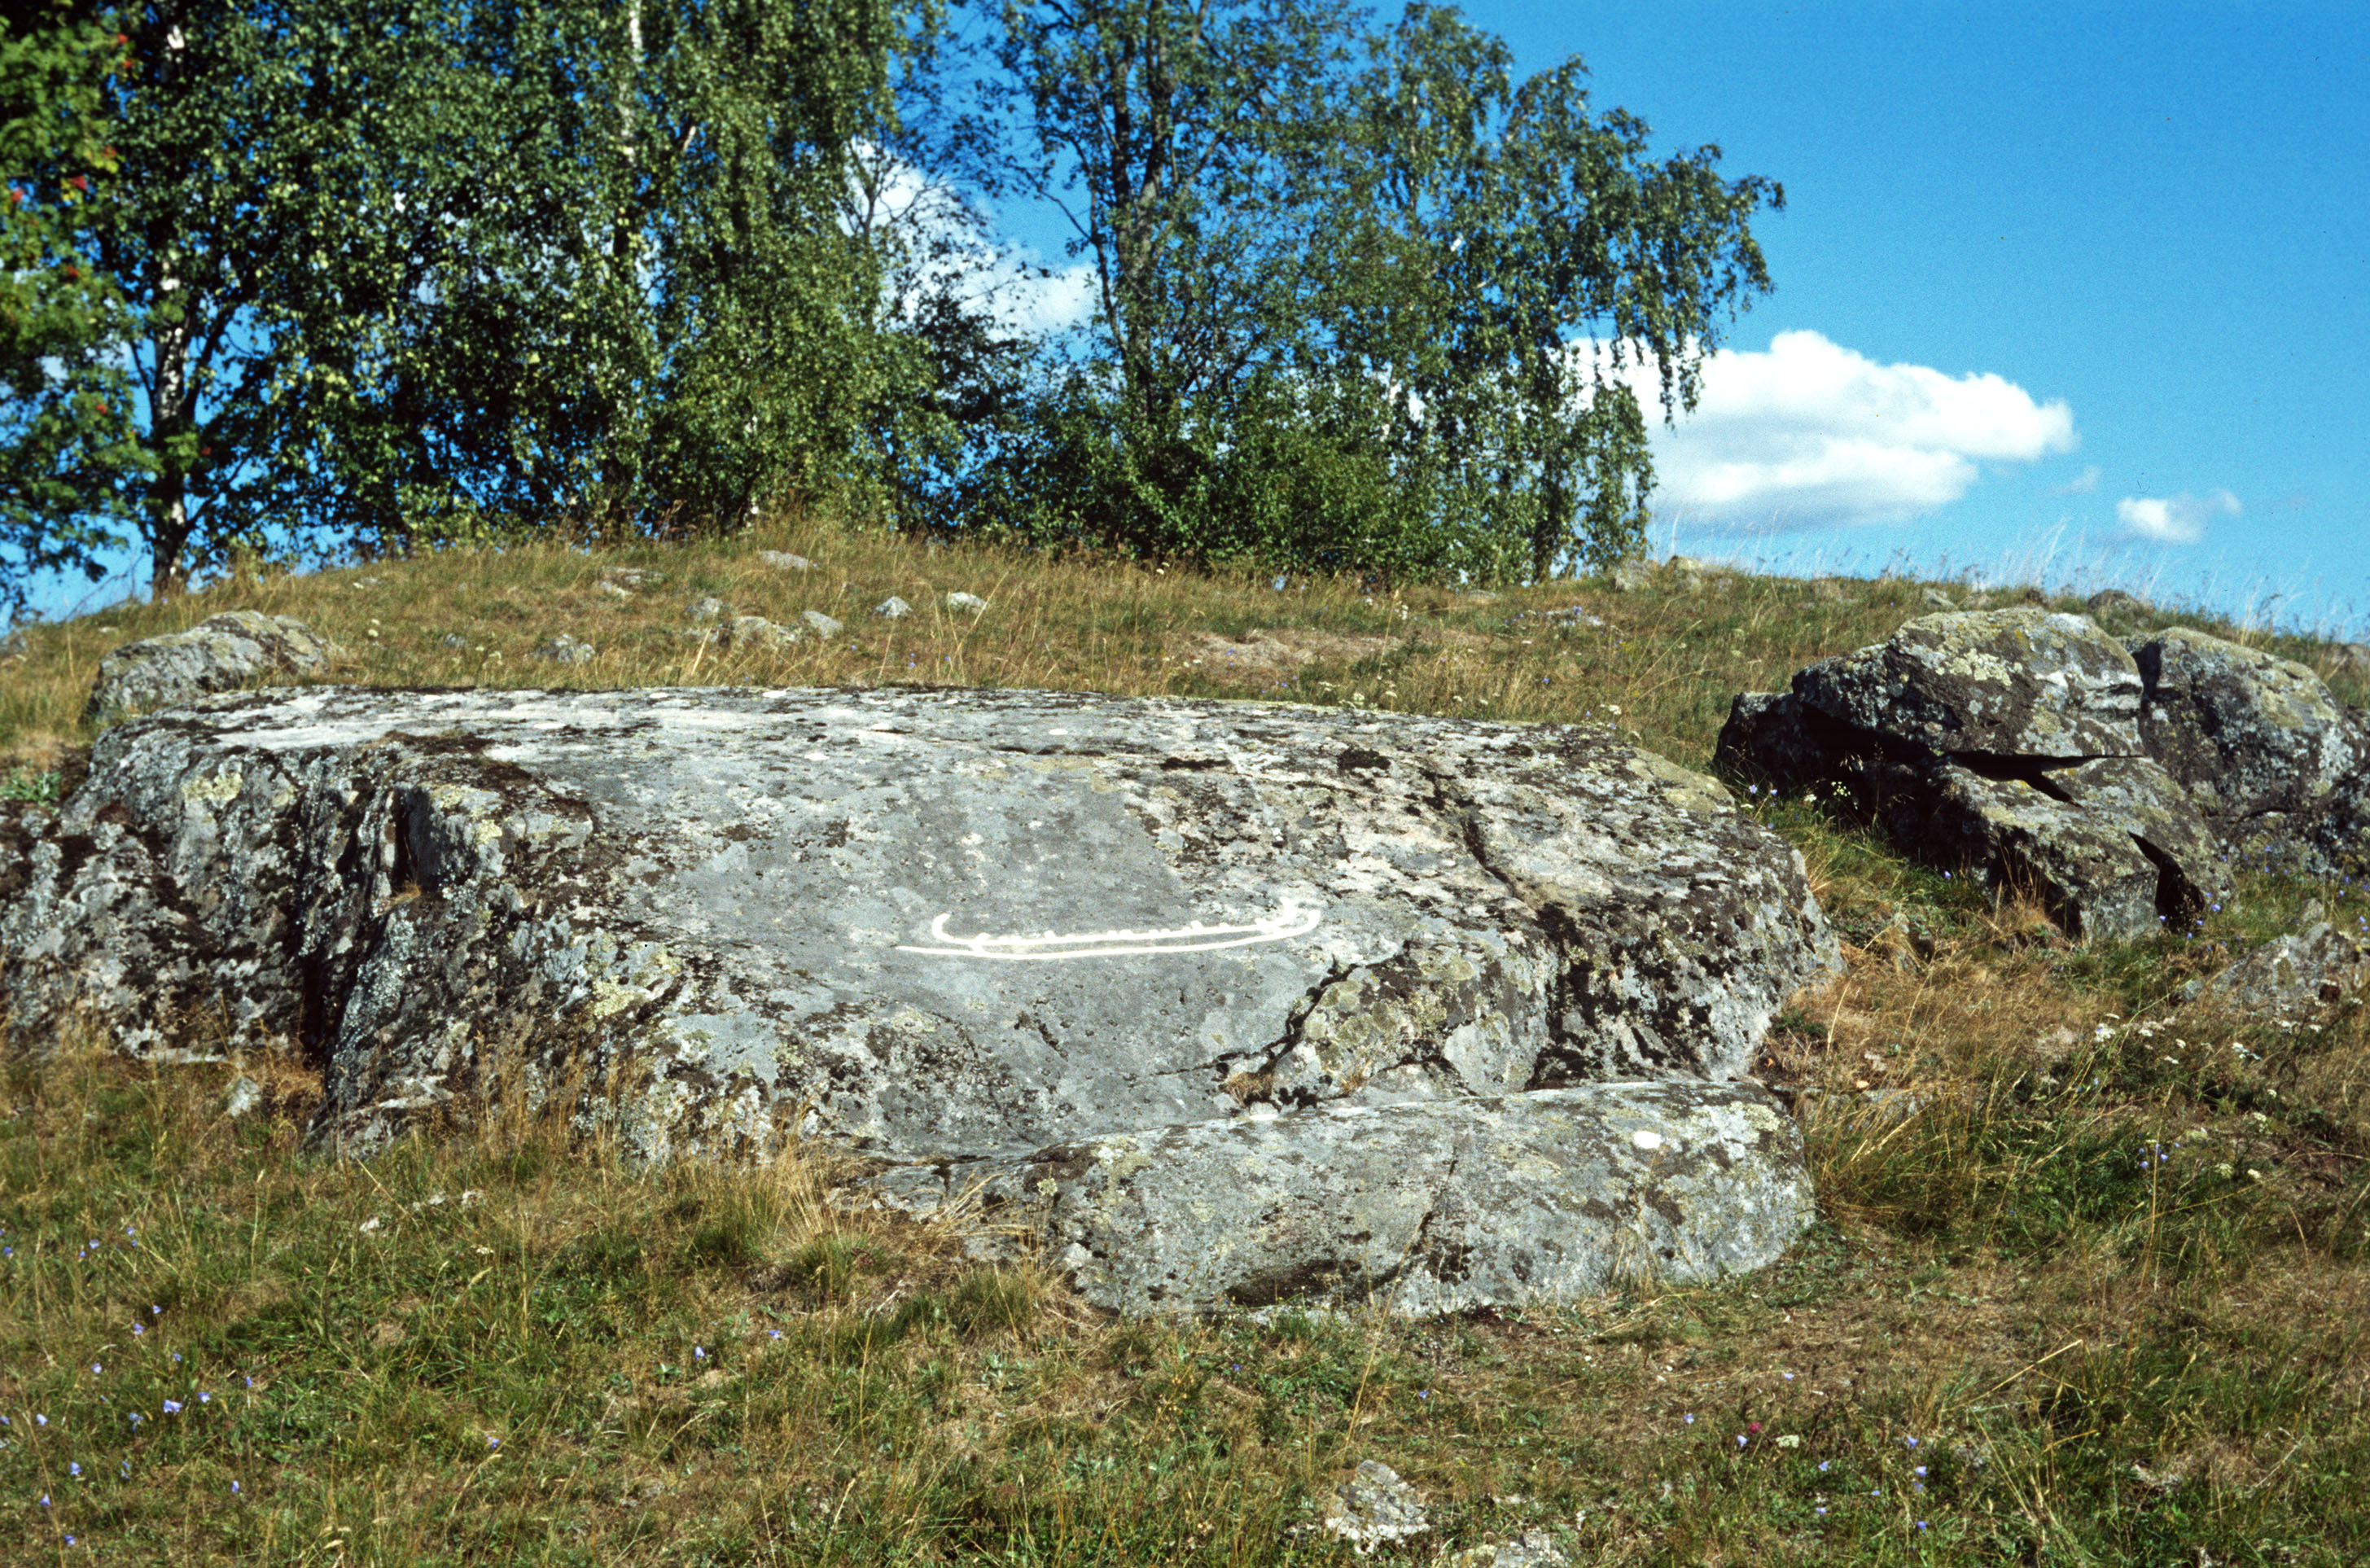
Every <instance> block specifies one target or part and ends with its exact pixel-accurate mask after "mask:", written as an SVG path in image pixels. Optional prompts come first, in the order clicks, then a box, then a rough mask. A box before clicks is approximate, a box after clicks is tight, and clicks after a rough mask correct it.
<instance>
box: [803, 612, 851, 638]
mask: <svg viewBox="0 0 2370 1568" xmlns="http://www.w3.org/2000/svg"><path fill="white" fill-rule="evenodd" d="M799 624H800V626H802V627H804V628H806V629H807V630H809V631H811V632H813V633H814V634H815V635H816V636H817V637H819V638H821V639H823V640H824V641H825V642H829V641H830V640H832V639H833V638H834V637H837V636H838V635H839V634H840V632H841V631H842V630H844V629H845V628H843V627H842V626H841V625H840V624H839V622H837V621H835V620H834V619H832V618H831V617H829V616H827V615H825V614H823V612H822V611H821V610H801V611H800V612H799Z"/></svg>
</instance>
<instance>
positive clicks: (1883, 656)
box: [1794, 607, 2143, 760]
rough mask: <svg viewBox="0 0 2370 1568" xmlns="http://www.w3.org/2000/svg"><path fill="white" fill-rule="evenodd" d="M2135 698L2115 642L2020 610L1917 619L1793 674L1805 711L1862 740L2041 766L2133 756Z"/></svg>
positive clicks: (2080, 624) (2133, 678)
mask: <svg viewBox="0 0 2370 1568" xmlns="http://www.w3.org/2000/svg"><path fill="white" fill-rule="evenodd" d="M2142 691H2143V687H2142V685H2141V681H2140V672H2139V666H2138V665H2136V664H2134V663H2133V662H2132V656H2131V654H2130V653H2129V652H2128V651H2126V650H2125V649H2124V648H2123V644H2122V643H2120V642H2117V641H2116V640H2114V639H2113V638H2111V637H2109V636H2108V635H2107V634H2106V633H2104V632H2102V631H2100V629H2099V628H2097V627H2096V626H2095V625H2093V624H2091V623H2090V622H2089V621H2088V620H2086V619H2084V618H2083V617H2080V616H2068V615H2055V614H2052V613H2050V612H2049V611H2046V610H2037V609H2027V608H2021V607H2019V608H2015V609H2006V610H1976V611H1962V612H1959V613H1955V614H1950V615H1935V616H1925V617H1920V618H1918V619H1916V620H1913V621H1911V622H1909V623H1908V624H1906V625H1905V626H1904V627H1903V628H1901V629H1900V630H1899V631H1896V632H1894V633H1893V636H1892V637H1890V638H1888V639H1887V640H1884V641H1883V642H1881V643H1879V644H1877V645H1876V646H1874V647H1872V648H1863V649H1861V650H1859V651H1858V652H1856V653H1847V654H1843V655H1841V656H1839V657H1836V658H1833V659H1822V660H1821V661H1819V662H1818V663H1815V664H1812V665H1810V666H1808V667H1807V668H1805V669H1803V670H1802V671H1801V672H1800V673H1799V674H1796V675H1795V677H1794V694H1795V695H1796V696H1797V697H1799V698H1801V699H1802V701H1803V702H1804V703H1805V704H1806V705H1808V706H1809V707H1810V708H1812V709H1815V710H1817V711H1819V712H1821V713H1824V714H1825V715H1827V716H1828V717H1829V718H1831V719H1834V720H1835V721H1838V722H1840V723H1844V724H1847V725H1849V726H1851V727H1852V728H1854V729H1857V730H1860V731H1864V732H1868V733H1870V734H1872V735H1882V736H1887V737H1891V738H1893V739H1894V740H1895V741H1897V742H1900V743H1903V744H1907V745H1910V746H1914V747H1918V748H1922V749H1926V750H1929V751H1933V752H1939V753H1941V754H1943V755H1966V754H1977V755H1990V756H2021V757H2031V758H2035V759H2049V760H2056V759H2072V758H2077V757H2085V756H2114V755H2122V756H2132V755H2138V753H2139V751H2140V737H2139V729H2138V721H2139V711H2140V699H2141V695H2142Z"/></svg>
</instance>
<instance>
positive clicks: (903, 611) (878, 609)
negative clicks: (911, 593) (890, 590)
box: [872, 594, 914, 620]
mask: <svg viewBox="0 0 2370 1568" xmlns="http://www.w3.org/2000/svg"><path fill="white" fill-rule="evenodd" d="M872 613H873V614H874V615H876V616H878V617H880V618H881V619H882V620H903V619H904V618H905V617H907V616H910V615H912V614H913V613H914V606H913V605H909V604H907V603H905V601H904V600H903V599H900V598H899V597H897V595H895V594H890V595H889V597H887V598H885V599H883V600H881V601H880V603H879V604H877V605H873V606H872Z"/></svg>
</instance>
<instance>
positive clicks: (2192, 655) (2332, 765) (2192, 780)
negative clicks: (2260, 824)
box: [2131, 627, 2370, 820]
mask: <svg viewBox="0 0 2370 1568" xmlns="http://www.w3.org/2000/svg"><path fill="white" fill-rule="evenodd" d="M2131 652H2132V657H2133V660H2134V663H2136V665H2137V667H2138V669H2139V672H2140V674H2141V676H2142V678H2143V679H2144V680H2146V683H2147V694H2146V708H2145V710H2144V711H2143V712H2142V714H2141V716H2140V735H2141V738H2142V740H2143V741H2144V743H2145V744H2146V747H2147V753H2148V755H2150V756H2152V757H2154V758H2156V759H2157V761H2158V762H2160V763H2162V764H2163V765H2164V766H2165V768H2166V769H2167V770H2168V771H2169V772H2170V773H2171V775H2172V776H2173V777H2174V778H2178V779H2179V780H2180V782H2181V784H2182V785H2183V787H2185V788H2186V789H2187V790H2189V793H2190V795H2191V797H2192V799H2193V800H2195V801H2197V803H2198V805H2199V807H2200V808H2201V809H2203V811H2205V812H2206V813H2208V814H2210V815H2213V816H2215V817H2218V818H2223V819H2229V820H2235V819H2241V818H2251V817H2261V816H2262V815H2264V814H2265V813H2283V814H2287V815H2292V814H2294V813H2298V812H2308V811H2312V810H2316V809H2318V808H2319V807H2321V806H2323V805H2324V804H2326V802H2327V801H2328V800H2329V798H2330V795H2331V794H2332V793H2333V792H2334V791H2335V790H2336V789H2337V787H2338V786H2339V785H2340V784H2341V783H2342V782H2343V781H2344V780H2345V779H2346V778H2348V777H2349V776H2350V775H2352V774H2353V773H2356V772H2358V771H2359V770H2361V769H2362V768H2363V767H2364V766H2365V765H2370V755H2364V754H2363V752H2362V751H2361V750H2360V749H2358V748H2357V745H2356V744H2355V741H2356V738H2355V735H2354V732H2353V724H2352V723H2351V722H2350V721H2349V719H2348V716H2347V713H2346V711H2345V709H2344V707H2343V705H2341V703H2339V702H2338V700H2337V698H2334V697H2332V696H2331V695H2330V690H2329V687H2328V686H2325V685H2323V684H2322V682H2321V679H2320V677H2319V676H2318V675H2317V674H2314V673H2313V672H2312V671H2311V670H2309V669H2307V667H2305V666H2304V665H2302V664H2299V663H2294V662H2293V661H2291V660H2287V659H2281V658H2277V657H2274V656H2273V655H2272V654H2269V653H2265V652H2263V651H2261V650H2259V649H2253V648H2245V647H2241V646H2240V645H2238V643H2235V642H2226V641H2224V640H2222V639H2220V638H2218V637H2209V636H2207V635H2206V634H2205V633H2203V632H2202V631H2192V630H2191V629H2190V628H2187V627H2173V628H2169V630H2166V631H2162V632H2158V633H2157V634H2156V635H2155V636H2153V637H2150V638H2148V639H2146V640H2136V641H2134V642H2133V643H2132V644H2131Z"/></svg>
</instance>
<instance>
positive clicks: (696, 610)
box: [685, 594, 724, 623]
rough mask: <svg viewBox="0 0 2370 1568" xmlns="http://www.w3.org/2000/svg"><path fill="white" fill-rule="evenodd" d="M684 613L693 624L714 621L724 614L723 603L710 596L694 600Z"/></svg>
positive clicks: (712, 595)
mask: <svg viewBox="0 0 2370 1568" xmlns="http://www.w3.org/2000/svg"><path fill="white" fill-rule="evenodd" d="M685 613H686V614H688V615H689V616H690V617H691V619H692V620H693V621H694V622H695V623H697V622H700V621H712V620H716V619H719V618H720V617H722V616H723V614H724V601H723V600H721V599H719V598H717V597H716V596H715V595H714V594H708V595H707V596H706V597H704V598H698V599H694V600H693V601H692V602H691V605H690V607H689V609H688V610H687V611H686V612H685Z"/></svg>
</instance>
